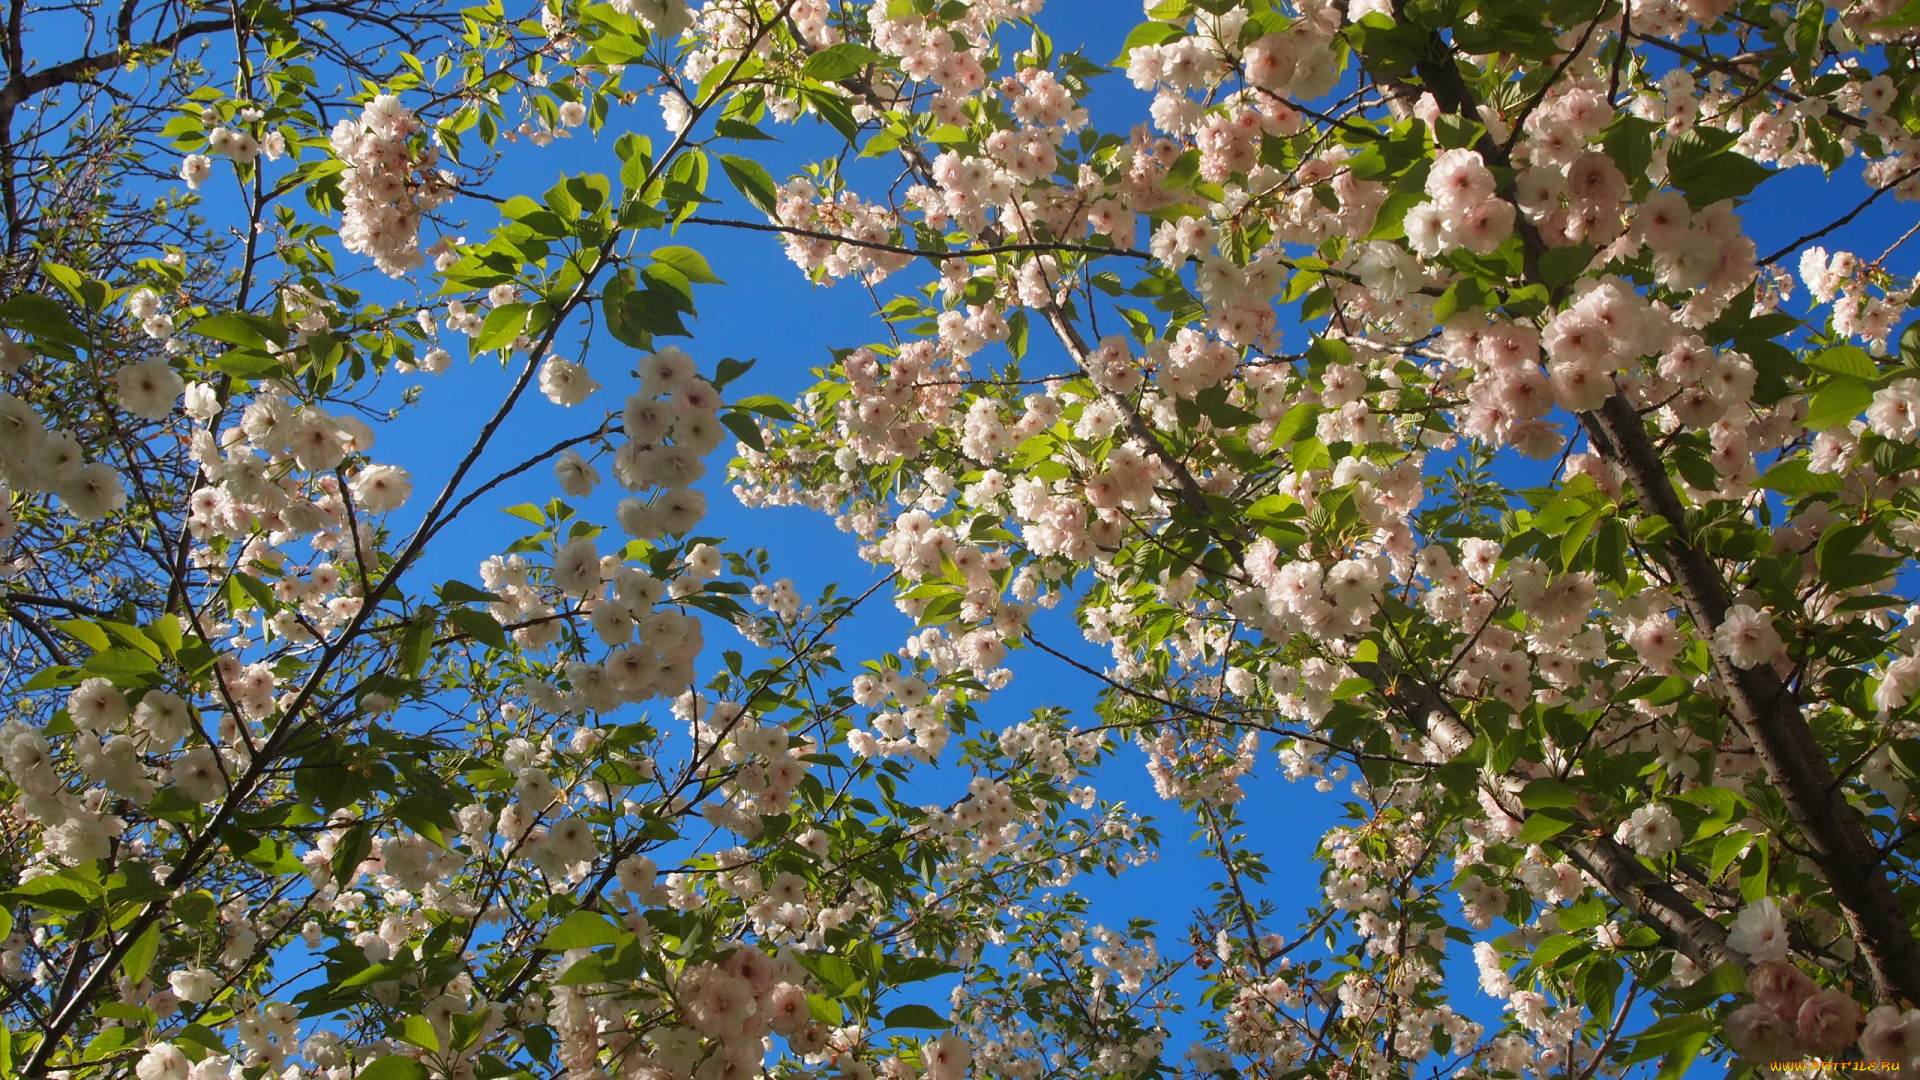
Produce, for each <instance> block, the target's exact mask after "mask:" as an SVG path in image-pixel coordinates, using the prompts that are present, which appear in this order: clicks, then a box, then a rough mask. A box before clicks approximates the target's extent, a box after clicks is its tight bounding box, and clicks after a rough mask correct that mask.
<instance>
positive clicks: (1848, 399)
mask: <svg viewBox="0 0 1920 1080" xmlns="http://www.w3.org/2000/svg"><path fill="white" fill-rule="evenodd" d="M1871 404H1873V391H1872V390H1871V389H1869V388H1868V386H1867V384H1866V383H1863V382H1858V381H1856V380H1853V379H1829V380H1827V383H1826V385H1825V386H1822V387H1821V388H1820V391H1819V392H1818V393H1816V394H1814V395H1813V400H1812V401H1810V402H1808V403H1807V418H1806V419H1805V420H1803V421H1801V423H1803V424H1805V425H1806V426H1807V430H1809V431H1825V430H1827V429H1828V428H1837V427H1844V426H1846V425H1847V424H1850V423H1852V422H1853V420H1854V418H1856V417H1858V416H1859V415H1860V414H1861V413H1862V412H1864V411H1865V410H1866V408H1867V406H1869V405H1871Z"/></svg>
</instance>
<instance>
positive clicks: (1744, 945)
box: [1727, 896, 1787, 961]
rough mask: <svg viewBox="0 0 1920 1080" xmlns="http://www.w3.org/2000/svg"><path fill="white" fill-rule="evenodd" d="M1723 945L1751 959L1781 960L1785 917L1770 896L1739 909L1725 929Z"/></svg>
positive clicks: (1785, 930)
mask: <svg viewBox="0 0 1920 1080" xmlns="http://www.w3.org/2000/svg"><path fill="white" fill-rule="evenodd" d="M1727 945H1728V947H1729V948H1732V949H1733V950H1735V951H1736V952H1739V953H1743V954H1745V955H1746V956H1748V957H1750V958H1752V959H1753V960H1755V961H1764V960H1784V959H1786V956H1787V918H1786V915H1785V914H1783V913H1782V912H1781V911H1780V903H1779V901H1777V900H1775V899H1774V898H1773V897H1771V896H1763V897H1761V898H1760V899H1759V900H1757V901H1755V902H1753V903H1751V904H1748V905H1747V906H1746V907H1744V908H1742V909H1740V915H1739V916H1738V917H1737V918H1735V919H1734V920H1733V927H1732V928H1731V929H1730V930H1729V931H1728V933H1727Z"/></svg>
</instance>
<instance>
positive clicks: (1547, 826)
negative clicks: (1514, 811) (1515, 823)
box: [1514, 810, 1573, 847]
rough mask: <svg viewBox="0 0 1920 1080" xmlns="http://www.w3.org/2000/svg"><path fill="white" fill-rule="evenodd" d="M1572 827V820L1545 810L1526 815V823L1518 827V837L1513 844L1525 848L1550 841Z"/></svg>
mask: <svg viewBox="0 0 1920 1080" xmlns="http://www.w3.org/2000/svg"><path fill="white" fill-rule="evenodd" d="M1572 827H1573V818H1571V817H1568V816H1566V815H1562V814H1555V813H1550V812H1548V811H1545V810H1541V811H1537V812H1535V813H1531V814H1528V815H1527V823H1526V824H1525V825H1522V826H1521V827H1520V835H1519V836H1518V837H1517V838H1515V840H1514V843H1517V844H1519V845H1521V846H1522V847H1525V846H1526V845H1529V844H1538V843H1540V842H1542V841H1545V840H1551V839H1553V838H1554V837H1556V836H1559V835H1560V834H1561V833H1563V832H1566V831H1567V830H1568V829H1570V828H1572Z"/></svg>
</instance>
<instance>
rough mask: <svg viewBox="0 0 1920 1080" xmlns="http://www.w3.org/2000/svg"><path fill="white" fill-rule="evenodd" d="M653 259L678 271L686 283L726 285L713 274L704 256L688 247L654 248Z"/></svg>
mask: <svg viewBox="0 0 1920 1080" xmlns="http://www.w3.org/2000/svg"><path fill="white" fill-rule="evenodd" d="M653 259H654V261H655V262H662V263H665V264H667V265H668V266H671V267H673V268H674V269H675V270H678V271H680V274H681V276H682V277H685V278H686V279H687V280H688V281H691V282H693V283H695V284H697V285H725V284H726V282H724V281H721V280H720V278H719V276H718V275H716V274H715V273H714V272H713V268H712V267H710V266H708V265H707V258H706V256H704V255H702V254H700V253H699V252H697V251H695V250H693V249H692V248H690V247H679V246H677V245H675V246H669V247H663V248H655V249H654V251H653Z"/></svg>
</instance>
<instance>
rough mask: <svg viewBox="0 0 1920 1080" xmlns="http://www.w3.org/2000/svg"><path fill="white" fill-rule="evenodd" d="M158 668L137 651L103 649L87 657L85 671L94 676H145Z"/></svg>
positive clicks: (150, 658) (144, 654)
mask: <svg viewBox="0 0 1920 1080" xmlns="http://www.w3.org/2000/svg"><path fill="white" fill-rule="evenodd" d="M158 666H159V665H157V664H155V663H154V661H153V657H151V656H148V655H147V654H146V653H144V652H141V651H140V650H139V649H104V650H102V651H100V652H97V653H94V654H93V655H92V656H89V657H87V663H86V670H88V671H90V672H92V673H94V674H95V675H145V674H147V673H148V672H150V671H153V670H154V669H155V668H156V667H158Z"/></svg>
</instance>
